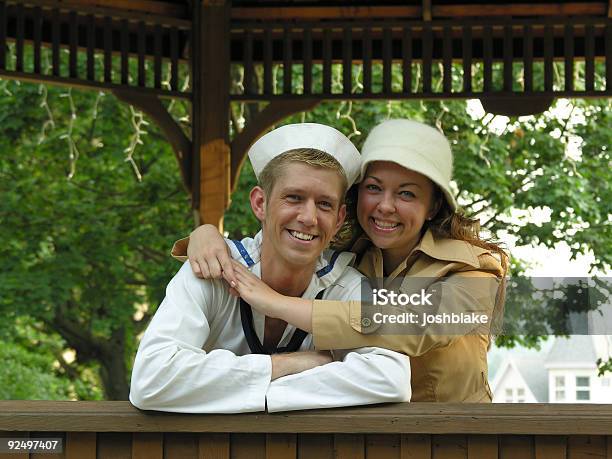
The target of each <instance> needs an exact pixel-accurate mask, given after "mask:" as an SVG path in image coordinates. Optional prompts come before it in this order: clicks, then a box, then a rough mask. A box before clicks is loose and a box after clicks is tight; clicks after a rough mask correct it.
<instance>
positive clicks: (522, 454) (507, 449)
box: [499, 435, 535, 459]
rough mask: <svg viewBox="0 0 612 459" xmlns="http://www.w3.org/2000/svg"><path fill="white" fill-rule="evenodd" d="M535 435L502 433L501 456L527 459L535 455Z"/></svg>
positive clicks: (506, 458) (507, 458)
mask: <svg viewBox="0 0 612 459" xmlns="http://www.w3.org/2000/svg"><path fill="white" fill-rule="evenodd" d="M533 443H534V442H533V436H528V435H502V436H501V437H500V438H499V456H500V457H503V458H504V459H526V458H532V457H534V455H535V449H534V444H533Z"/></svg>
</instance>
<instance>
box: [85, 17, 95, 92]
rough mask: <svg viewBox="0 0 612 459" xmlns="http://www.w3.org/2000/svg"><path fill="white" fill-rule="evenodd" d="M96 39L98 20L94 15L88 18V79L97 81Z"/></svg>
mask: <svg viewBox="0 0 612 459" xmlns="http://www.w3.org/2000/svg"><path fill="white" fill-rule="evenodd" d="M95 39H96V18H95V16H94V15H93V14H91V15H89V16H87V79H88V80H90V81H93V80H94V79H95V76H96V74H95V55H94V49H95V43H94V42H95Z"/></svg>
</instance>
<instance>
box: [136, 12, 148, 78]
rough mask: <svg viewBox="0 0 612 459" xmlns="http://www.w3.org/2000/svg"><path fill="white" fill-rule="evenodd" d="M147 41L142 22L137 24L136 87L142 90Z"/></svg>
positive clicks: (145, 30) (144, 76)
mask: <svg viewBox="0 0 612 459" xmlns="http://www.w3.org/2000/svg"><path fill="white" fill-rule="evenodd" d="M146 40H147V28H146V25H145V23H144V21H140V22H139V23H138V40H137V41H138V86H140V87H141V88H144V87H145V86H146V85H147V83H146V81H147V80H146V77H147V76H146V73H145V55H146V49H145V44H146Z"/></svg>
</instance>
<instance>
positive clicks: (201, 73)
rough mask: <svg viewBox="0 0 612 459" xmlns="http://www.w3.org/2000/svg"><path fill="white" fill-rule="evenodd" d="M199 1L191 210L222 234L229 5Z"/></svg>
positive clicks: (226, 190)
mask: <svg viewBox="0 0 612 459" xmlns="http://www.w3.org/2000/svg"><path fill="white" fill-rule="evenodd" d="M199 1H201V3H200V4H199V5H197V6H196V12H197V13H198V19H199V21H197V22H199V27H198V30H194V32H196V33H197V35H195V36H194V48H195V49H194V58H195V59H196V60H197V62H194V68H193V76H194V95H195V97H197V98H196V99H194V113H193V116H194V122H193V126H194V131H193V139H194V142H193V147H194V159H195V160H196V164H194V174H195V175H196V177H195V178H196V180H194V187H193V190H194V193H193V207H194V210H195V211H196V212H197V218H196V220H198V221H197V222H196V223H199V224H201V223H211V224H213V225H217V226H218V227H219V229H220V230H222V229H223V213H224V212H225V209H226V208H227V206H228V204H229V186H230V148H229V132H228V130H229V62H230V59H229V42H230V40H229V18H230V15H229V2H227V1H225V0H199ZM196 41H197V43H196ZM196 87H199V91H197V90H195V89H196ZM198 95H199V96H198Z"/></svg>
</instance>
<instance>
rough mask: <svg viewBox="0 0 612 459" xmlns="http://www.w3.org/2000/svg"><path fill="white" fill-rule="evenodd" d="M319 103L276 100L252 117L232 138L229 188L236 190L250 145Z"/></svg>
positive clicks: (316, 101)
mask: <svg viewBox="0 0 612 459" xmlns="http://www.w3.org/2000/svg"><path fill="white" fill-rule="evenodd" d="M319 102H320V101H319V100H317V99H294V100H278V101H273V102H271V103H270V104H269V105H268V106H266V108H264V109H263V110H262V111H261V112H259V113H258V114H257V115H255V116H254V117H253V119H252V120H251V122H250V123H249V124H248V125H247V126H246V127H245V128H244V129H243V130H242V132H241V133H240V134H238V135H237V136H236V137H234V140H233V141H232V144H231V152H232V153H231V188H232V191H234V190H235V189H236V185H237V184H238V176H239V175H240V169H241V168H242V164H243V163H244V160H245V159H246V154H247V151H248V150H249V148H250V147H251V145H253V143H255V141H256V140H257V139H258V138H259V137H261V136H262V135H263V134H264V133H265V132H266V131H267V130H268V129H269V128H270V127H271V126H273V125H274V124H276V123H278V122H279V121H281V120H283V119H284V118H287V117H288V116H290V115H293V114H295V113H300V112H305V111H307V110H312V109H313V108H314V107H316V106H317V104H318V103H319Z"/></svg>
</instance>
